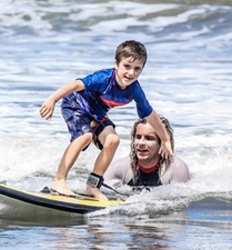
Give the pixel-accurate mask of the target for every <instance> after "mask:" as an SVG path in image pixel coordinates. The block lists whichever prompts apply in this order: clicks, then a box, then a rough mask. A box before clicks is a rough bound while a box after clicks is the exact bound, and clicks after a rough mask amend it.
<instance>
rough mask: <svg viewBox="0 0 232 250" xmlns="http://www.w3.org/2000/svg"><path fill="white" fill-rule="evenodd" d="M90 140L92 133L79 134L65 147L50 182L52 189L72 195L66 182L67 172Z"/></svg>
mask: <svg viewBox="0 0 232 250" xmlns="http://www.w3.org/2000/svg"><path fill="white" fill-rule="evenodd" d="M91 141H92V133H86V134H84V135H81V136H80V137H78V138H77V139H75V140H74V141H72V142H71V143H70V144H69V146H68V147H67V148H66V150H65V152H64V154H63V157H62V159H61V162H60V164H59V167H58V170H57V173H56V176H55V178H54V180H53V183H52V189H53V190H55V191H57V192H58V193H61V194H64V195H74V193H73V192H72V191H71V190H70V188H69V187H68V185H67V183H66V178H67V175H68V172H69V171H70V169H71V167H72V166H73V164H74V162H75V161H76V159H77V157H78V155H79V153H80V152H81V151H82V150H83V149H84V148H85V147H86V146H88V145H89V144H90V143H91Z"/></svg>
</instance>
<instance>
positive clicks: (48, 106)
mask: <svg viewBox="0 0 232 250" xmlns="http://www.w3.org/2000/svg"><path fill="white" fill-rule="evenodd" d="M55 104H56V101H55V100H54V99H52V98H48V99H47V100H46V101H45V102H44V103H43V104H42V106H41V108H40V115H41V117H43V118H45V119H46V120H48V119H49V118H51V117H52V115H53V111H54V108H55Z"/></svg>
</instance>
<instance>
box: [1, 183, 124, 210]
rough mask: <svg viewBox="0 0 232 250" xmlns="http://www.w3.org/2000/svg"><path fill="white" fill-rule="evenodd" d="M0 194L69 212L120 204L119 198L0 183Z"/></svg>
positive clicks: (27, 202)
mask: <svg viewBox="0 0 232 250" xmlns="http://www.w3.org/2000/svg"><path fill="white" fill-rule="evenodd" d="M1 196H3V197H4V198H6V197H8V198H11V199H15V200H17V201H21V202H22V203H24V205H25V204H33V205H35V206H38V207H46V208H51V209H55V210H60V211H65V212H69V213H77V214H86V213H90V212H94V211H97V210H99V209H104V208H108V207H115V206H119V205H122V204H123V203H124V201H122V200H121V199H112V198H111V199H109V200H108V201H102V200H101V201H99V200H97V199H95V198H93V197H90V196H85V195H81V194H77V195H76V196H75V197H68V196H63V195H59V194H56V193H51V192H50V191H49V189H48V188H47V189H46V188H45V189H44V191H43V192H30V191H26V190H23V189H20V188H16V187H12V186H8V185H5V184H0V201H1Z"/></svg>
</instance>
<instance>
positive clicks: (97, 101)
mask: <svg viewBox="0 0 232 250" xmlns="http://www.w3.org/2000/svg"><path fill="white" fill-rule="evenodd" d="M81 80H82V81H83V83H84V85H85V90H84V91H81V92H79V94H80V95H81V96H82V97H83V98H84V99H85V100H86V101H87V102H88V104H89V107H88V108H87V109H86V111H87V112H90V113H91V114H92V115H93V116H94V117H95V119H96V120H101V119H103V118H104V117H105V115H106V114H107V112H108V111H109V109H110V108H113V107H117V106H123V105H126V104H128V103H129V102H131V101H132V100H134V101H135V102H136V107H137V112H138V116H139V117H140V118H144V117H146V116H148V115H149V114H150V113H151V112H152V107H151V105H150V104H149V102H148V101H147V99H146V97H145V94H144V92H143V90H142V88H141V87H140V84H139V82H138V81H135V82H133V83H132V84H131V85H130V86H128V87H127V88H126V89H121V88H120V87H119V85H118V84H117V82H116V79H115V70H114V69H106V70H100V71H97V72H95V73H93V74H91V75H88V76H86V77H85V78H83V79H81Z"/></svg>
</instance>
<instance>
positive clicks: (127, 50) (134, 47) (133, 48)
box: [115, 40, 147, 67]
mask: <svg viewBox="0 0 232 250" xmlns="http://www.w3.org/2000/svg"><path fill="white" fill-rule="evenodd" d="M123 57H124V58H128V57H132V58H133V59H134V60H142V61H143V67H144V66H145V64H146V61H147V50H146V48H145V46H144V45H143V44H142V43H140V42H138V41H135V40H128V41H125V42H123V43H121V44H119V45H118V47H117V49H116V52H115V60H116V63H117V64H119V63H120V61H121V60H122V58H123Z"/></svg>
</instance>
